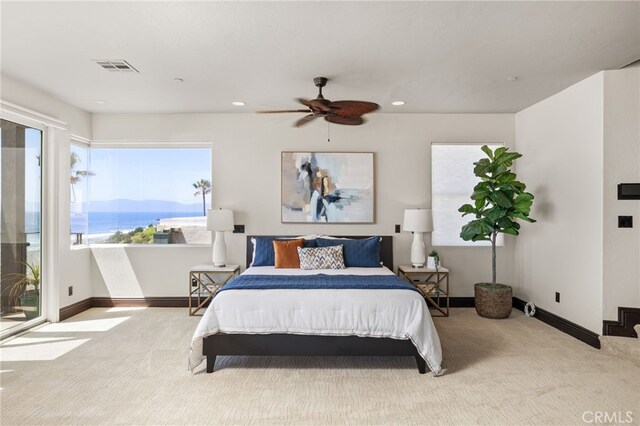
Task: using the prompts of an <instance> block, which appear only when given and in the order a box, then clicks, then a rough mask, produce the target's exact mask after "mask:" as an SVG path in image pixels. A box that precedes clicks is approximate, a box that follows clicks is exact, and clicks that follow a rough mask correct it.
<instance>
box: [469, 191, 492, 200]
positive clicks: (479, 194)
mask: <svg viewBox="0 0 640 426" xmlns="http://www.w3.org/2000/svg"><path fill="white" fill-rule="evenodd" d="M488 196H489V191H482V190H481V191H473V194H471V199H472V200H482V199H483V198H487V197H488Z"/></svg>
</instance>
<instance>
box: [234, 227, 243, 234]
mask: <svg viewBox="0 0 640 426" xmlns="http://www.w3.org/2000/svg"><path fill="white" fill-rule="evenodd" d="M233 233H234V234H244V225H233Z"/></svg>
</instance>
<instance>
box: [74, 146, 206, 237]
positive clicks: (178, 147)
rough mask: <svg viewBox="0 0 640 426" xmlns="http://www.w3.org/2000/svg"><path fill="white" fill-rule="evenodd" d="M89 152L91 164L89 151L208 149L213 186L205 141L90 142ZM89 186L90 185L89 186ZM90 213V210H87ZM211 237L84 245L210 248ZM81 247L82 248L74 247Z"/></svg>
mask: <svg viewBox="0 0 640 426" xmlns="http://www.w3.org/2000/svg"><path fill="white" fill-rule="evenodd" d="M89 145H90V151H89V163H91V149H94V148H95V149H203V148H204V149H208V150H210V152H211V160H210V164H209V169H210V172H209V173H210V176H209V180H210V181H211V182H212V186H213V144H212V142H211V141H207V140H200V141H198V140H188V141H175V140H156V139H153V140H138V141H130V140H100V139H98V140H92V141H91V142H90V144H89ZM89 186H91V184H89ZM89 199H91V188H89ZM209 201H210V207H211V208H213V197H212V196H210V199H209ZM89 211H91V208H89ZM212 245H213V237H212V238H211V242H209V243H192V244H185V243H178V244H135V243H93V244H90V243H89V242H87V243H86V246H88V247H96V248H109V247H111V248H117V247H127V248H130V247H136V248H159V247H163V248H165V247H166V248H178V247H192V248H196V247H212ZM74 247H82V246H74Z"/></svg>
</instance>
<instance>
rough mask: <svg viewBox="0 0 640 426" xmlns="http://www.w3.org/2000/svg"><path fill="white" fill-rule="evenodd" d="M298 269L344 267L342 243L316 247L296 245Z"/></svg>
mask: <svg viewBox="0 0 640 426" xmlns="http://www.w3.org/2000/svg"><path fill="white" fill-rule="evenodd" d="M298 257H299V258H300V269H344V257H343V256H342V245H338V246H331V247H318V248H301V247H298Z"/></svg>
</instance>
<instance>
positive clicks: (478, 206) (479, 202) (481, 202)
mask: <svg viewBox="0 0 640 426" xmlns="http://www.w3.org/2000/svg"><path fill="white" fill-rule="evenodd" d="M486 204H487V199H486V198H482V199H479V200H476V209H477V210H480V209H482V208H484V206H485V205H486Z"/></svg>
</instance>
